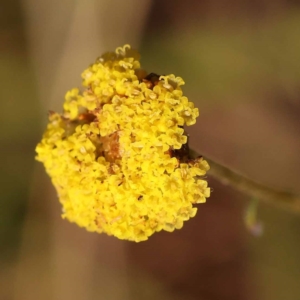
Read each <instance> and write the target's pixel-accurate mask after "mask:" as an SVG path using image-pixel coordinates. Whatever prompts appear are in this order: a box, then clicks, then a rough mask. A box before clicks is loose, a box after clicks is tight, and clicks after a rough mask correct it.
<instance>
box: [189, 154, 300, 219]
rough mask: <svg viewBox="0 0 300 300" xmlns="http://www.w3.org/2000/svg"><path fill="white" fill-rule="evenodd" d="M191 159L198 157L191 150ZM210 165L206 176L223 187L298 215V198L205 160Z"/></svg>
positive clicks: (212, 161)
mask: <svg viewBox="0 0 300 300" xmlns="http://www.w3.org/2000/svg"><path fill="white" fill-rule="evenodd" d="M190 155H191V157H196V156H199V155H197V153H196V152H195V151H193V150H190ZM205 160H206V161H207V162H208V164H209V165H210V170H209V171H208V175H209V176H212V177H214V178H216V179H217V180H219V181H220V182H221V183H223V184H224V185H229V186H231V187H233V188H235V189H237V190H238V191H240V192H243V193H244V194H247V195H248V196H250V197H253V198H258V199H259V200H261V201H264V202H265V203H267V204H271V205H273V206H276V207H278V208H281V209H284V210H287V211H290V212H294V213H295V212H296V213H300V196H299V195H296V194H293V193H290V192H286V191H278V190H276V189H273V188H270V187H268V186H265V185H263V184H260V183H258V182H256V181H254V180H252V179H250V178H248V177H246V176H244V175H242V174H240V173H238V172H236V171H234V170H232V169H230V168H228V167H225V166H223V165H221V164H219V163H217V162H215V161H214V160H212V159H209V158H205Z"/></svg>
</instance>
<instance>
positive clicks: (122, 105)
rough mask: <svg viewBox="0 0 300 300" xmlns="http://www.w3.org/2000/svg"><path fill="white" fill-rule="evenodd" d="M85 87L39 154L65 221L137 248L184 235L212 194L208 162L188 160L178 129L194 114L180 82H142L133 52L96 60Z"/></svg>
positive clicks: (153, 78) (70, 99)
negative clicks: (161, 234)
mask: <svg viewBox="0 0 300 300" xmlns="http://www.w3.org/2000/svg"><path fill="white" fill-rule="evenodd" d="M82 78H83V86H84V87H85V90H84V91H83V92H82V93H81V92H80V91H79V89H72V90H70V91H69V92H67V94H66V96H65V102H64V105H63V113H62V114H58V113H55V112H50V113H49V123H48V126H47V129H46V131H45V133H44V135H43V138H42V141H41V142H40V143H39V144H38V145H37V147H36V152H37V157H36V158H37V160H38V161H41V162H42V163H43V164H44V166H45V168H46V171H47V173H48V174H49V176H50V177H51V179H52V182H53V184H54V186H55V188H56V191H57V193H58V197H59V200H60V202H61V204H62V206H63V213H62V217H63V218H65V219H68V220H69V221H71V222H74V223H76V224H78V225H79V226H81V227H85V228H86V229H87V230H88V231H93V232H98V233H101V232H105V233H107V234H108V235H114V236H116V237H118V238H119V239H125V240H130V241H136V242H139V241H144V240H147V238H148V237H149V236H151V235H152V234H153V233H154V232H157V231H160V230H166V231H173V230H174V229H180V228H181V227H182V226H183V222H184V221H186V220H188V219H189V218H191V217H194V216H195V214H196V211H197V208H196V207H194V206H193V204H195V203H202V202H205V200H206V198H207V197H209V194H210V189H209V188H208V187H207V182H206V181H205V180H204V179H203V175H205V173H206V171H207V170H208V169H209V166H208V164H207V162H206V161H205V160H204V159H202V158H201V157H200V158H198V159H195V160H192V159H190V158H189V157H188V152H187V151H188V146H187V135H186V133H185V131H184V129H183V126H184V125H185V124H186V125H192V124H194V123H195V122H196V117H198V115H199V112H198V109H197V108H195V107H194V104H193V103H192V102H189V101H188V99H187V97H185V96H183V93H182V90H181V86H182V85H183V84H184V81H183V80H182V78H180V77H175V76H174V75H168V76H158V75H156V74H153V73H151V74H148V75H147V74H146V72H145V71H144V70H142V69H141V68H140V62H139V54H138V52H136V51H134V50H132V49H131V48H130V46H129V45H125V46H124V47H120V48H117V49H116V51H115V52H108V53H106V54H104V55H102V56H101V57H100V58H99V59H97V60H96V62H95V63H94V64H92V65H91V66H90V67H89V68H88V69H86V70H85V71H84V72H83V73H82Z"/></svg>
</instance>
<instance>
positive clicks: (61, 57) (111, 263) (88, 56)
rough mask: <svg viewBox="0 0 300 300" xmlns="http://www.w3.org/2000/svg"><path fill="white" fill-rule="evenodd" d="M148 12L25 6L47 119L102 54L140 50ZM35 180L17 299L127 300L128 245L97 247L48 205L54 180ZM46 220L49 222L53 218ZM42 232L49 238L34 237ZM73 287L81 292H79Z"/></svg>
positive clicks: (71, 2)
mask: <svg viewBox="0 0 300 300" xmlns="http://www.w3.org/2000/svg"><path fill="white" fill-rule="evenodd" d="M149 8H150V1H139V0H129V1H123V2H120V1H116V2H111V1H100V0H90V1H76V0H66V1H63V2H61V1H57V0H56V1H41V2H37V1H34V0H25V1H24V2H23V9H24V11H25V21H26V24H25V25H26V27H27V28H26V29H27V35H28V41H29V51H30V55H31V61H32V63H33V65H34V68H35V73H36V74H35V75H36V78H37V81H38V82H37V85H38V94H39V98H40V99H41V100H42V102H43V103H42V105H41V113H42V114H43V115H45V116H46V112H47V111H48V109H49V108H51V109H54V110H55V109H58V108H59V107H60V105H61V101H62V100H61V95H64V93H65V91H66V90H68V89H69V88H71V87H73V86H77V85H78V84H77V83H78V82H79V81H80V73H81V71H82V70H83V69H84V68H85V67H86V65H88V64H89V63H91V62H93V61H94V60H95V58H96V57H98V56H99V55H100V54H101V53H103V52H104V51H107V49H114V48H116V47H117V46H120V45H122V44H125V43H131V44H132V45H133V46H134V47H137V46H138V43H139V40H140V37H141V33H142V29H143V27H144V22H145V19H146V18H145V17H146V15H147V12H148V10H149ZM58 11H59V13H57V12H58ZM132 24H135V25H134V26H132ZM45 121H46V120H45ZM38 173H39V172H38ZM36 176H37V177H39V178H37V179H36V180H37V181H38V182H35V187H39V186H40V185H41V184H43V185H44V188H43V193H39V196H40V197H39V199H37V198H38V197H32V198H31V199H30V203H29V211H28V214H27V217H26V219H27V221H26V222H25V224H24V230H23V239H22V245H21V251H20V256H19V262H18V265H17V269H16V276H17V277H16V282H15V284H14V286H15V288H14V299H22V300H26V299H33V298H34V299H45V300H46V299H74V300H75V299H96V298H98V296H99V295H100V293H101V298H103V299H122V300H123V299H129V296H128V294H129V292H128V286H129V284H128V282H127V281H128V278H127V276H125V272H126V265H127V264H126V255H125V244H124V243H121V242H118V241H117V240H111V239H107V238H106V237H104V236H102V239H101V244H98V243H97V241H99V236H96V235H88V234H86V233H85V232H84V233H83V234H81V232H80V231H81V230H80V229H79V230H78V229H77V228H76V227H75V226H69V225H67V224H66V223H65V222H63V221H62V220H61V219H60V218H59V217H58V214H57V209H58V206H57V205H58V204H57V203H56V201H51V202H50V199H51V200H52V199H53V198H55V197H56V195H55V194H54V191H53V189H52V187H50V181H48V186H47V185H46V187H45V184H44V182H43V183H41V180H43V179H41V180H40V176H39V175H36ZM41 178H43V176H41ZM36 180H35V181H36ZM41 197H42V199H41ZM41 201H42V202H44V204H43V206H44V207H48V208H50V212H44V213H45V214H48V215H49V217H50V218H51V222H50V225H49V226H50V232H48V231H46V230H45V229H44V231H43V228H44V227H43V226H40V225H41V224H37V223H36V221H35V222H31V221H30V220H31V219H32V214H33V213H34V210H35V207H36V204H38V203H39V202H41ZM32 202H35V203H32ZM47 202H48V203H47ZM39 213H41V212H39ZM42 214H43V212H42ZM40 217H42V219H44V220H45V217H46V219H47V217H48V216H47V215H46V216H45V215H44V216H40ZM64 225H65V226H64ZM37 230H38V231H43V232H41V233H40V234H38V235H36V234H34V232H36V231H37ZM77 230H78V231H77ZM48 233H49V235H48ZM37 236H38V240H36V238H37ZM42 245H48V247H47V248H45V249H44V247H42ZM41 247H42V248H41ZM87 253H88V255H87ZM101 253H102V254H103V255H102V256H101ZM107 259H108V261H107ZM104 260H105V261H104ZM95 278H96V279H95ZM37 282H38V284H36V283H37ZM75 282H78V285H76V286H74V283H75ZM70 287H72V288H70ZM32 293H34V295H33V294H32Z"/></svg>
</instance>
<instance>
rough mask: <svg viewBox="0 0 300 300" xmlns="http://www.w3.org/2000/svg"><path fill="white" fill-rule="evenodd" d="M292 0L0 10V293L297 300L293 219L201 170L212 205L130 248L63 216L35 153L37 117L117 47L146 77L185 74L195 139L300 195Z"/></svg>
mask: <svg viewBox="0 0 300 300" xmlns="http://www.w3.org/2000/svg"><path fill="white" fill-rule="evenodd" d="M298 3H299V2H298V1H292V0H290V1H288V0H276V1H274V0H273V1H270V0H263V1H240V0H229V1H217V0H201V1H197V0H185V1H180V0H174V1H164V0H160V1H158V0H156V1H150V0H145V1H139V0H128V1H121V0H119V1H117V0H113V1H108V0H106V1H104V0H86V1H82V0H77V1H75V0H64V1H58V0H52V1H50V0H44V1H37V0H23V1H21V0H10V1H2V3H1V7H0V82H1V89H0V122H1V123H0V124H1V126H0V152H1V153H0V155H1V167H0V182H1V198H0V204H1V209H0V222H1V224H0V249H1V256H0V299H1V300H2V299H3V300H27V299H28V300H29V299H30V300H33V299H43V300H60V299H65V300H68V299H70V300H71V299H72V300H77V299H78V300H81V299H92V300H93V299H104V300H108V299H112V300H119V299H124V300H127V299H128V300H130V299H133V300H134V299H146V300H147V299H158V300H163V299H164V300H165V299H166V300H169V299H175V300H180V299H187V300H194V299H203V300H214V299H220V300H227V299H228V300H238V299H258V300H264V299H272V300H281V299H289V300H297V299H300V286H299V282H300V260H299V250H300V238H299V233H300V216H298V215H293V214H290V213H286V212H283V211H279V210H277V209H274V208H272V207H269V206H266V205H263V204H262V205H260V206H259V211H258V213H259V219H260V220H261V221H262V222H263V223H264V232H263V235H262V236H260V237H255V236H253V234H251V232H250V231H249V230H248V229H247V227H246V226H245V218H244V215H245V210H246V208H247V206H248V204H249V202H250V200H251V199H248V198H247V197H245V196H244V195H241V194H239V193H238V192H236V191H234V190H232V189H230V188H229V187H224V186H222V185H221V184H219V183H218V182H216V181H214V180H213V179H212V178H210V177H208V179H209V184H210V186H211V187H212V188H213V193H212V196H211V198H210V199H209V200H208V202H207V203H206V204H202V205H200V206H199V210H198V214H197V216H196V217H195V218H194V219H192V220H190V221H189V222H187V223H186V224H185V226H184V227H183V229H182V230H180V231H176V232H174V233H171V234H170V233H165V232H162V233H159V234H155V235H154V236H152V237H151V238H150V239H149V240H148V241H147V242H143V243H139V244H134V243H131V242H126V241H119V240H117V239H115V238H113V237H107V236H105V235H97V234H92V233H88V232H86V231H85V230H83V229H80V228H78V227H77V226H75V225H73V224H69V223H68V222H66V221H63V220H61V218H60V205H59V203H58V201H57V199H56V195H55V191H54V189H53V187H52V186H51V183H50V180H49V178H48V177H47V176H46V174H45V172H44V169H43V167H42V165H40V164H38V163H36V162H35V161H34V155H35V154H34V148H35V145H36V143H37V142H38V141H39V139H40V138H41V134H42V132H43V130H44V128H45V124H46V122H47V120H46V119H47V111H48V110H49V109H52V110H57V111H60V110H61V104H62V101H63V97H64V94H65V92H66V91H67V90H68V89H70V88H72V87H75V86H79V85H80V81H81V79H80V74H81V72H82V70H84V69H85V68H86V67H87V66H88V65H89V63H91V62H93V61H94V60H95V58H96V57H97V56H99V55H100V54H101V53H103V52H104V51H107V50H113V49H115V47H117V46H121V45H123V44H125V43H130V44H132V45H133V46H134V47H135V48H138V49H139V50H140V51H141V53H142V64H143V66H144V67H145V68H146V69H147V70H148V71H149V72H155V73H158V74H169V73H174V74H176V75H178V76H181V77H183V78H184V80H185V82H186V85H185V87H184V92H185V93H186V95H187V96H189V98H190V99H191V100H192V101H194V102H195V103H196V105H197V106H198V107H199V108H200V113H201V115H200V118H199V120H198V122H197V124H196V125H195V126H193V127H191V128H189V133H190V134H191V145H192V146H193V148H194V149H196V150H198V151H199V152H200V153H202V154H203V155H206V156H209V157H211V158H215V159H216V160H218V161H220V162H223V163H225V164H226V165H229V166H231V167H234V168H235V169H237V170H239V171H240V172H243V173H244V174H246V175H248V176H250V177H251V178H255V179H256V180H258V181H261V182H263V183H265V184H268V185H271V186H274V187H276V188H278V189H285V190H290V191H294V192H298V193H300V187H299V178H300V156H299V151H300V139H299V132H300V130H299V128H300V5H299V4H298Z"/></svg>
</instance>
